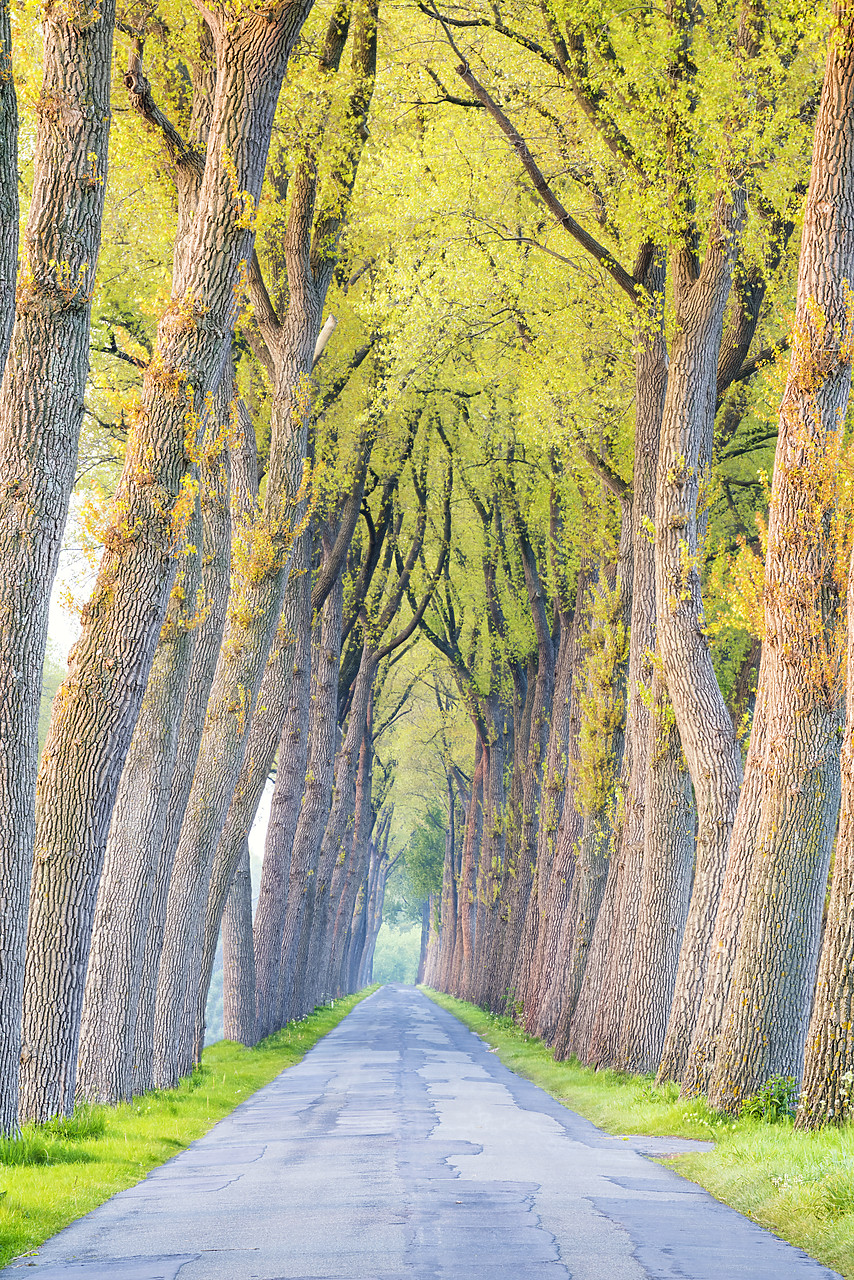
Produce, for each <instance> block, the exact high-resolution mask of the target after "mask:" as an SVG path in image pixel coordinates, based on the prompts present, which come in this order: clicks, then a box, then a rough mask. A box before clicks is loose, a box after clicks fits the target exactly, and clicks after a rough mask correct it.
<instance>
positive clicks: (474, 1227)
mask: <svg viewBox="0 0 854 1280" xmlns="http://www.w3.org/2000/svg"><path fill="white" fill-rule="evenodd" d="M694 1146H696V1144H692V1143H684V1142H680V1141H679V1140H678V1139H630V1140H629V1141H624V1140H621V1139H619V1138H612V1137H609V1136H608V1135H607V1134H604V1133H603V1132H602V1131H601V1130H600V1129H597V1128H595V1126H594V1125H592V1124H590V1123H589V1122H588V1121H587V1120H583V1119H581V1117H579V1116H577V1115H575V1114H574V1112H572V1111H568V1110H566V1108H564V1107H562V1106H561V1105H560V1104H559V1103H557V1102H555V1101H554V1099H552V1098H550V1097H549V1096H548V1095H547V1094H545V1093H543V1092H542V1090H540V1089H538V1088H536V1087H535V1086H534V1085H532V1084H530V1083H529V1082H528V1081H525V1080H522V1079H521V1078H520V1077H519V1076H516V1075H514V1074H513V1073H512V1072H511V1071H508V1070H507V1068H506V1067H504V1066H502V1064H501V1063H500V1062H499V1061H498V1059H497V1058H496V1056H495V1055H494V1054H493V1053H492V1052H490V1050H489V1049H488V1048H487V1046H486V1045H485V1044H484V1043H483V1041H481V1040H480V1039H479V1038H478V1037H477V1036H475V1035H474V1034H472V1032H470V1031H468V1030H467V1029H466V1028H465V1027H463V1026H462V1024H461V1023H459V1022H458V1021H457V1020H456V1018H454V1017H452V1016H451V1014H449V1013H446V1012H445V1011H444V1010H443V1009H440V1008H438V1007H437V1006H436V1005H435V1004H433V1002H432V1001H430V1000H428V999H427V997H426V996H423V995H421V994H420V993H418V992H417V991H415V990H413V989H412V988H408V987H383V988H382V989H381V990H380V991H378V992H377V993H376V994H375V995H373V996H371V997H370V998H369V999H367V1000H365V1001H363V1002H362V1003H361V1004H359V1005H357V1007H356V1008H355V1009H354V1010H353V1012H352V1013H350V1014H349V1015H348V1016H347V1017H346V1018H345V1019H344V1020H343V1021H342V1022H341V1023H339V1025H338V1026H337V1027H336V1028H335V1030H334V1031H332V1032H331V1033H330V1034H329V1035H328V1036H326V1037H325V1038H324V1039H323V1040H322V1041H320V1043H319V1044H317V1045H316V1046H315V1047H314V1048H313V1049H312V1050H311V1051H310V1052H309V1053H308V1054H307V1056H306V1057H305V1058H304V1059H303V1061H302V1062H301V1063H299V1064H298V1065H297V1066H295V1067H291V1068H290V1069H289V1070H288V1071H285V1072H284V1073H283V1074H282V1075H280V1076H279V1077H278V1079H276V1080H275V1081H273V1083H272V1084H270V1085H268V1086H267V1087H266V1088H264V1089H261V1090H260V1091H259V1092H258V1093H256V1094H254V1095H253V1096H252V1097H251V1098H250V1099H249V1100H248V1101H247V1102H245V1103H243V1105H242V1106H240V1107H238V1108H237V1110H236V1111H234V1112H233V1113H232V1114H231V1115H230V1116H228V1117H227V1118H226V1119H225V1120H222V1121H221V1122H220V1123H219V1124H217V1125H216V1126H215V1127H214V1128H213V1129H212V1130H211V1131H210V1132H209V1133H208V1134H207V1135H206V1136H205V1137H204V1138H201V1139H200V1140H199V1141H198V1142H194V1143H193V1145H192V1146H191V1147H189V1148H188V1149H187V1150H186V1151H184V1152H182V1153H181V1154H180V1155H178V1156H176V1157H175V1158H174V1159H173V1160H170V1161H169V1163H168V1164H165V1165H162V1166H161V1167H160V1168H158V1169H156V1170H154V1171H153V1172H152V1173H151V1174H150V1175H149V1176H148V1177H147V1178H146V1179H145V1180H144V1181H143V1182H140V1183H139V1184H138V1185H137V1186H135V1187H131V1188H130V1190H128V1191H123V1192H122V1193H121V1194H120V1195H117V1196H114V1197H113V1199H112V1200H109V1201H108V1202H107V1203H106V1204H104V1205H102V1206H101V1207H100V1208H99V1209H96V1210H95V1211H94V1212H93V1213H90V1214H87V1216H86V1217H85V1218H81V1219H79V1221H77V1222H75V1223H73V1224H72V1225H71V1226H70V1227H68V1228H67V1229H66V1230H65V1231H62V1232H60V1233H59V1235H57V1236H54V1237H53V1239H51V1240H49V1241H48V1242H47V1243H46V1244H45V1245H43V1246H42V1248H41V1249H40V1250H39V1251H38V1252H37V1253H36V1254H35V1255H33V1256H31V1257H27V1258H21V1259H19V1260H18V1261H17V1262H14V1263H12V1264H11V1265H10V1266H9V1267H7V1268H6V1269H5V1270H3V1271H2V1272H0V1276H3V1277H9V1276H22V1275H26V1276H28V1277H33V1280H36V1278H38V1280H176V1278H180V1280H380V1278H382V1280H437V1278H438V1280H570V1278H571V1280H648V1278H649V1277H653V1278H654V1280H736V1278H737V1277H749V1280H820V1278H821V1277H824V1280H830V1278H831V1277H834V1276H835V1274H836V1273H835V1272H832V1271H828V1270H827V1268H826V1267H822V1266H821V1265H820V1264H819V1263H817V1262H815V1261H813V1260H812V1259H811V1258H808V1257H807V1256H806V1255H805V1254H803V1253H801V1252H800V1250H798V1249H793V1248H792V1247H791V1246H790V1245H787V1244H784V1243H783V1242H782V1241H781V1240H778V1239H777V1238H776V1236H773V1235H771V1234H770V1233H769V1232H767V1231H764V1230H763V1229H762V1228H761V1227H758V1226H756V1224H755V1223H753V1222H750V1221H749V1220H748V1219H747V1218H744V1217H742V1216H741V1215H740V1214H738V1213H736V1212H735V1210H734V1209H729V1208H727V1207H726V1206H725V1205H722V1204H719V1203H718V1202H717V1201H716V1200H714V1199H712V1197H711V1196H710V1195H708V1194H707V1193H706V1192H705V1191H703V1190H701V1189H700V1188H699V1187H697V1186H695V1185H694V1184H693V1183H691V1182H687V1181H686V1180H685V1179H683V1178H681V1177H679V1176H678V1174H676V1173H674V1172H673V1171H672V1170H671V1169H668V1168H664V1167H663V1166H661V1165H658V1164H655V1163H654V1162H653V1161H652V1160H650V1159H647V1158H646V1156H645V1155H644V1154H643V1153H644V1152H645V1153H646V1154H647V1155H650V1154H656V1153H658V1154H665V1153H667V1152H675V1151H679V1150H684V1149H686V1148H689V1149H690V1148H692V1147H694ZM837 1280H838V1277H837Z"/></svg>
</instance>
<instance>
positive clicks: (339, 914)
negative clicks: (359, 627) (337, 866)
mask: <svg viewBox="0 0 854 1280" xmlns="http://www.w3.org/2000/svg"><path fill="white" fill-rule="evenodd" d="M372 722H373V699H371V703H370V704H369V707H368V721H367V729H366V731H365V735H364V737H363V738H362V744H361V747H360V748H359V765H358V774H357V782H356V810H355V820H354V823H353V839H352V842H351V844H350V847H349V850H348V852H347V857H346V860H345V862H344V864H343V867H342V871H343V875H342V878H341V884H340V895H339V899H338V903H337V909H336V910H335V922H334V928H333V931H332V952H331V960H330V966H329V983H328V986H329V992H330V994H331V995H333V996H335V995H341V994H343V983H344V962H345V960H346V958H347V950H348V946H349V941H350V930H351V928H352V925H353V912H354V911H355V909H356V895H357V894H358V891H359V885H360V884H361V882H362V880H363V879H364V876H365V872H366V870H367V859H368V856H369V852H370V850H369V846H370V838H371V828H372V826H373V824H374V820H375V817H376V815H375V813H374V810H373V805H372V796H371V790H372V783H373V760H374V751H373V742H372V740H371V733H372ZM332 905H333V906H335V903H334V901H333V904H332Z"/></svg>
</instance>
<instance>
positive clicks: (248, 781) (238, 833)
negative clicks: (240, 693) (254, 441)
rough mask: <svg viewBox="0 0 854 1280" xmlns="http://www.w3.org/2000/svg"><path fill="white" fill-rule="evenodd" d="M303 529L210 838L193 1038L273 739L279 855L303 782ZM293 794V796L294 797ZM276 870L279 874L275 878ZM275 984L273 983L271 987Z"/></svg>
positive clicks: (269, 869) (261, 1025) (307, 583)
mask: <svg viewBox="0 0 854 1280" xmlns="http://www.w3.org/2000/svg"><path fill="white" fill-rule="evenodd" d="M310 546H311V529H310V527H308V526H307V527H306V528H305V529H304V530H303V532H302V533H301V534H300V537H299V539H298V542H297V546H296V548H295V550H294V557H293V562H292V565H291V572H290V576H289V578H288V586H287V589H286V591H285V601H284V605H283V608H282V618H281V621H280V623H279V628H278V631H277V634H276V639H275V640H274V642H273V646H272V649H271V650H270V655H269V658H268V659H267V665H266V668H265V670H264V676H263V678H262V681H261V687H260V689H259V691H258V699H257V707H256V710H255V712H254V714H253V717H252V727H251V729H250V731H249V738H248V740H247V743H246V752H245V755H244V759H243V764H242V767H241V771H240V777H239V778H238V780H237V785H236V786H235V788H234V793H233V795H232V797H231V803H230V804H229V806H228V813H227V815H226V819H225V825H224V827H223V830H222V834H221V835H220V837H219V841H218V843H217V847H216V852H215V854H214V857H213V863H212V867H211V879H210V888H209V891H208V899H207V904H206V908H205V922H204V936H203V943H202V946H203V952H202V964H201V976H200V980H199V989H198V992H197V1005H196V1031H195V1040H196V1043H197V1044H198V1043H199V1042H200V1041H201V1040H203V1038H204V1014H205V1005H206V1003H207V993H208V988H209V986H210V979H211V973H212V971H213V963H214V957H215V954H216V948H217V942H218V940H219V932H220V921H221V919H222V913H223V910H224V907H225V902H226V899H227V896H228V894H229V893H230V891H231V890H230V885H231V882H232V881H233V878H234V875H235V867H236V865H237V863H238V862H239V859H240V857H241V856H242V855H241V848H242V844H243V841H244V840H246V838H247V837H248V835H249V831H250V830H251V828H252V823H253V822H254V820H255V815H256V813H257V811H258V805H259V803H260V801H261V796H262V794H263V792H264V787H265V785H266V782H267V778H268V777H269V775H270V770H271V768H272V766H273V761H274V758H275V754H276V746H277V745H278V746H279V762H278V770H277V774H276V789H277V791H278V794H277V795H276V797H275V801H274V808H273V809H271V818H270V821H271V822H273V821H274V817H273V813H274V812H275V822H276V823H277V824H282V823H283V822H284V824H285V826H284V828H283V830H282V831H281V832H279V833H277V834H278V837H279V838H277V840H276V841H275V845H274V847H275V848H279V847H284V848H285V859H288V858H289V854H290V844H289V841H290V840H291V839H292V838H293V831H294V827H295V825H296V815H295V814H294V812H293V810H294V808H296V812H297V813H298V812H299V810H298V801H299V797H300V796H301V795H302V789H303V784H304V782H305V768H306V759H307V756H308V710H309V699H310V667H311V579H310V574H309V568H310ZM285 794H286V795H288V796H289V797H290V800H291V804H290V806H289V807H288V808H287V809H286V810H285V811H284V812H283V806H282V797H283V795H285ZM295 801H296V804H295V803H294V802H295ZM287 869H288V864H287V861H285V864H284V868H281V867H279V866H278V865H277V862H276V860H275V859H274V860H273V862H272V864H271V865H268V864H267V862H266V860H265V864H264V872H263V873H262V880H261V897H260V898H259V902H258V916H257V919H256V922H255V924H254V925H253V933H254V932H255V931H256V930H257V926H258V921H259V920H260V921H261V923H262V933H261V935H259V942H260V939H261V938H263V924H264V921H265V920H266V918H267V914H268V912H269V911H270V910H272V911H274V912H275V910H276V909H277V897H278V895H279V894H282V896H283V897H284V895H286V894H287ZM282 870H283V871H284V877H283V878H282V879H280V878H279V875H278V874H276V875H275V877H274V873H280V872H281V871H282ZM267 962H268V951H267V950H266V949H265V948H264V946H263V942H260V945H259V947H258V949H257V950H256V954H255V964H256V983H257V984H258V992H259V996H260V993H261V991H263V990H267V989H268V988H267V985H266V984H267V979H266V976H265V974H266V965H267ZM274 989H275V988H274ZM275 1029H276V1028H275V1027H274V1026H273V1025H272V1023H271V1022H270V1015H269V1010H267V1011H265V1010H264V1009H261V1008H260V1007H259V1010H258V1035H259V1036H260V1037H264V1036H266V1035H269V1034H270V1032H271V1031H274V1030H275Z"/></svg>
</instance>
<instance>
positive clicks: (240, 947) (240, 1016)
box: [222, 839, 258, 1047]
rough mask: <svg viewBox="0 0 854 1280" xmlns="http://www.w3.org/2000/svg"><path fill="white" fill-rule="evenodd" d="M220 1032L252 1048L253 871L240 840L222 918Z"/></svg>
mask: <svg viewBox="0 0 854 1280" xmlns="http://www.w3.org/2000/svg"><path fill="white" fill-rule="evenodd" d="M222 1012H223V1035H224V1037H225V1039H226V1040H236V1041H237V1042H238V1043H239V1044H245V1045H247V1046H249V1047H251V1046H252V1045H253V1044H255V1043H256V1042H257V1040H258V1035H257V1033H256V1023H255V950H254V948H253V945H252V874H251V871H250V865H249V841H248V839H247V840H244V841H243V849H242V851H241V854H240V861H239V862H238V864H237V869H236V870H235V873H234V880H233V881H232V884H231V889H230V890H229V894H228V899H227V901H226V904H225V911H224V912H223V917H222Z"/></svg>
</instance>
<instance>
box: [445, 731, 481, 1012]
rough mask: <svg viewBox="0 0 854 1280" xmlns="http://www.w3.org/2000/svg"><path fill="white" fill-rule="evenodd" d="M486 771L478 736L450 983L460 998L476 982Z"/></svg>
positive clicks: (466, 995) (468, 993)
mask: <svg viewBox="0 0 854 1280" xmlns="http://www.w3.org/2000/svg"><path fill="white" fill-rule="evenodd" d="M485 774H486V752H485V750H484V748H483V743H482V742H481V739H480V737H479V736H478V737H477V739H476V742H475V768H474V777H473V778H472V784H471V799H470V801H469V811H468V814H467V816H466V833H465V843H464V845H463V858H462V868H461V870H460V889H459V902H460V923H461V928H460V943H461V947H460V954H459V956H455V958H454V967H455V974H454V981H455V985H454V986H452V987H451V991H452V993H453V995H455V996H459V998H460V999H461V1000H470V999H471V997H472V994H473V991H474V982H475V972H474V964H475V943H476V941H477V930H478V923H479V922H478V911H477V877H478V860H479V851H480V845H481V839H482V833H483V814H484V797H483V793H484V789H485V786H484V777H485Z"/></svg>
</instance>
